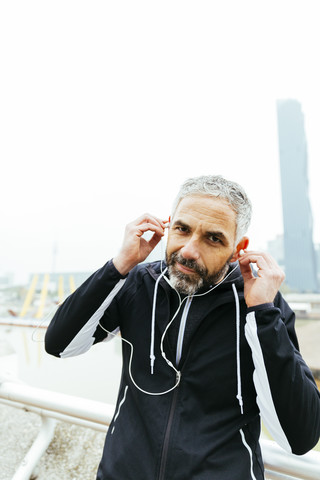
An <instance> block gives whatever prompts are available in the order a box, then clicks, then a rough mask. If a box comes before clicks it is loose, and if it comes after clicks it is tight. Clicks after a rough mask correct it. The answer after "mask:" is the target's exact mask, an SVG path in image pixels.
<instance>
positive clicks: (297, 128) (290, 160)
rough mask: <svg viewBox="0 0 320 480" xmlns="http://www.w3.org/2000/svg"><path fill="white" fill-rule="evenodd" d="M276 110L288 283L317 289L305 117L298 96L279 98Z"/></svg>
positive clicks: (310, 290) (306, 289)
mask: <svg viewBox="0 0 320 480" xmlns="http://www.w3.org/2000/svg"><path fill="white" fill-rule="evenodd" d="M277 110H278V133H279V152H280V171H281V190H282V209H283V224H284V263H285V271H286V283H287V285H288V286H289V287H290V288H292V289H293V290H296V291H299V292H317V291H319V284H318V278H317V264H316V255H315V249H314V245H313V220H312V213H311V207H310V202H309V193H308V154H307V143H306V136H305V130H304V117H303V113H302V110H301V105H300V103H299V102H297V101H296V100H281V101H279V102H278V104H277Z"/></svg>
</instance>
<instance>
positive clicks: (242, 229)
mask: <svg viewBox="0 0 320 480" xmlns="http://www.w3.org/2000/svg"><path fill="white" fill-rule="evenodd" d="M192 195H203V196H212V197H219V198H221V199H224V200H226V201H227V202H228V203H229V205H230V207H231V208H232V209H233V210H234V212H235V214H236V222H237V229H236V243H238V242H239V241H240V239H241V238H242V237H243V235H244V234H245V233H246V231H247V230H248V227H249V225H250V220H251V211H252V207H251V202H250V200H249V198H248V196H247V194H246V192H245V191H244V189H243V188H242V187H241V185H239V184H238V183H236V182H232V181H230V180H226V179H225V178H223V177H222V176H221V175H203V176H201V177H194V178H189V179H188V180H186V181H185V182H184V183H183V184H182V185H181V188H180V191H179V193H178V195H177V197H176V199H175V201H174V204H173V208H172V217H173V216H174V214H175V212H176V209H177V207H178V205H179V203H180V202H181V200H182V199H183V198H185V197H187V196H192Z"/></svg>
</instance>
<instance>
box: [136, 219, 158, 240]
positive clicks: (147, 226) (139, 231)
mask: <svg viewBox="0 0 320 480" xmlns="http://www.w3.org/2000/svg"><path fill="white" fill-rule="evenodd" d="M134 231H135V234H136V235H137V236H138V237H141V236H142V235H143V234H144V233H146V232H154V233H156V234H157V235H159V236H160V237H163V236H164V228H163V227H161V226H159V225H158V224H153V223H150V222H148V223H143V224H141V225H137V227H135V229H134Z"/></svg>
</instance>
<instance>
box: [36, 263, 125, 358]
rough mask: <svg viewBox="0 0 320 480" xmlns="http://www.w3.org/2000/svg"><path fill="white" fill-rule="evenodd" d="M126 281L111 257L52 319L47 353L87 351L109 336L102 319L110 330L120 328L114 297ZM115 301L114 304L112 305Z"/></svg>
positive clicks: (60, 354) (78, 353)
mask: <svg viewBox="0 0 320 480" xmlns="http://www.w3.org/2000/svg"><path fill="white" fill-rule="evenodd" d="M125 281H126V278H125V277H123V276H121V275H120V273H119V272H118V271H117V270H116V268H115V267H114V265H113V263H112V261H111V260H110V261H109V262H108V263H107V264H106V265H105V266H104V267H102V268H101V269H100V270H98V271H97V272H96V273H94V274H93V275H91V276H90V277H89V278H88V279H87V280H86V281H85V282H84V283H83V284H82V285H81V286H80V287H79V288H78V289H77V290H76V291H75V292H74V293H73V294H72V295H70V296H69V297H68V298H67V299H66V300H65V301H64V302H63V303H62V305H61V306H60V307H59V309H58V310H57V312H56V313H55V315H54V317H53V318H52V320H51V322H50V325H49V327H48V330H47V332H46V335H45V350H46V352H47V353H50V354H51V355H55V356H57V357H71V356H74V355H80V354H82V353H84V352H86V351H87V350H89V348H90V347H91V346H92V345H93V344H94V343H96V342H98V341H102V340H104V339H105V338H106V337H107V336H108V334H107V333H106V332H105V331H104V330H103V329H102V328H101V327H100V326H99V322H100V321H101V322H103V324H104V325H105V328H106V329H107V330H109V331H114V330H116V329H117V328H118V326H119V321H118V318H117V309H116V305H114V302H113V300H114V298H115V296H116V295H117V293H118V292H119V291H120V289H121V288H122V286H123V285H124V283H125ZM112 302H113V303H112ZM111 303H112V307H109V306H110V304H111ZM108 308H109V310H107V309H108Z"/></svg>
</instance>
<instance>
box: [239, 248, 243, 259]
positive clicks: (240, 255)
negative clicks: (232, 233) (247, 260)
mask: <svg viewBox="0 0 320 480" xmlns="http://www.w3.org/2000/svg"><path fill="white" fill-rule="evenodd" d="M243 255H244V250H243V249H242V248H241V250H239V257H242V256H243Z"/></svg>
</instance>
